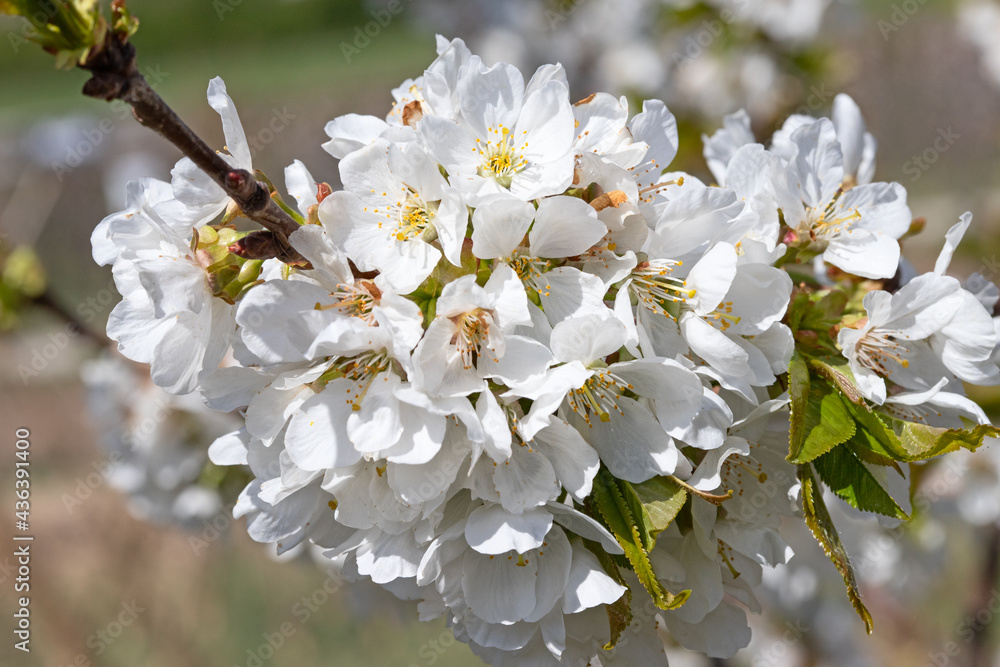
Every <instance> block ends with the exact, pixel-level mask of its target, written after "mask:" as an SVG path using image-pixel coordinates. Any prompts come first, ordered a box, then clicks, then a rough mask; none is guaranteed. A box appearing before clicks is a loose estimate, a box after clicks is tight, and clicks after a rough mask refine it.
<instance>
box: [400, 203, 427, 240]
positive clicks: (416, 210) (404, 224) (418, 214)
mask: <svg viewBox="0 0 1000 667" xmlns="http://www.w3.org/2000/svg"><path fill="white" fill-rule="evenodd" d="M430 221H431V212H430V211H429V210H428V206H427V204H424V203H423V202H422V201H421V200H420V199H419V198H418V197H414V196H412V195H411V196H409V197H407V199H406V203H404V204H403V205H402V206H400V207H399V224H398V225H397V226H396V229H394V230H393V232H392V233H393V236H395V237H396V240H397V241H409V240H410V239H412V238H413V237H415V236H419V235H421V234H423V233H424V230H425V229H426V228H427V225H428V224H430Z"/></svg>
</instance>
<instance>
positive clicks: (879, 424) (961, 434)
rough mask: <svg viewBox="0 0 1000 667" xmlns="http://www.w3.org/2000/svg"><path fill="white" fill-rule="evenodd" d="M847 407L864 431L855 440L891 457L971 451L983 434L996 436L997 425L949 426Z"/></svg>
mask: <svg viewBox="0 0 1000 667" xmlns="http://www.w3.org/2000/svg"><path fill="white" fill-rule="evenodd" d="M849 407H850V410H851V414H852V415H853V417H854V418H855V419H856V420H857V423H858V425H859V426H861V427H862V429H863V430H864V431H865V433H864V436H865V439H864V440H863V441H860V440H859V441H857V444H859V445H860V444H862V443H863V444H864V445H865V446H867V447H868V449H870V450H871V451H872V452H874V453H876V454H878V455H881V456H885V457H888V458H891V459H893V460H895V461H901V462H907V463H909V462H912V461H923V460H926V459H929V458H933V457H935V456H939V455H941V454H947V453H948V452H954V451H958V450H959V449H963V448H964V449H968V450H970V451H975V450H976V449H978V448H979V447H980V446H982V444H983V438H988V437H992V438H995V437H1000V429H997V428H996V427H995V426H990V425H987V424H977V425H976V426H975V427H973V428H971V429H958V428H954V429H949V428H942V427H938V426H929V425H927V424H919V423H916V422H909V421H905V420H902V419H898V418H896V417H893V416H892V415H887V414H884V413H876V412H872V411H871V410H870V409H869V408H868V407H867V406H859V405H850V406H849Z"/></svg>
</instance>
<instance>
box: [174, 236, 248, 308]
mask: <svg viewBox="0 0 1000 667" xmlns="http://www.w3.org/2000/svg"><path fill="white" fill-rule="evenodd" d="M247 234H249V232H238V231H236V229H234V228H233V227H229V226H221V225H216V226H213V225H205V226H204V227H202V228H200V229H196V230H195V232H194V236H193V237H192V239H191V250H192V251H194V254H195V258H196V259H197V260H198V263H199V264H201V266H202V267H204V269H205V272H206V273H207V274H208V284H209V287H211V289H212V294H214V295H215V296H217V297H219V298H220V299H222V300H223V301H225V302H226V303H230V304H234V303H236V302H237V301H239V299H240V298H241V297H242V296H243V295H244V294H245V293H246V291H247V290H248V289H250V288H251V287H253V286H254V285H256V284H257V283H258V280H257V279H258V278H259V277H260V270H261V267H262V265H263V264H264V261H263V260H260V259H246V258H243V257H240V256H239V255H236V254H234V253H233V252H232V251H231V250H230V246H232V245H233V244H234V243H236V242H237V241H239V240H240V239H241V238H243V237H245V236H246V235H247Z"/></svg>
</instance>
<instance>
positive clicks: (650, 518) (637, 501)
mask: <svg viewBox="0 0 1000 667" xmlns="http://www.w3.org/2000/svg"><path fill="white" fill-rule="evenodd" d="M619 485H620V486H621V487H622V491H623V492H624V495H625V500H626V501H627V502H628V504H629V509H630V510H632V514H633V516H635V517H637V518H638V519H639V528H640V531H639V532H640V534H641V535H642V537H643V544H644V545H645V547H646V550H647V551H651V550H652V549H653V547H654V546H655V544H656V536H657V535H659V534H660V532H661V531H663V530H665V529H666V527H667V526H669V525H670V522H672V521H673V520H674V517H676V516H677V513H678V512H680V511H681V508H682V507H684V503H685V502H686V501H687V492H686V491H685V490H684V488H683V487H681V485H680V484H678V483H677V482H675V481H673V480H672V479H670V478H669V477H654V478H652V479H650V480H647V481H645V482H642V483H641V484H631V483H629V482H623V481H619Z"/></svg>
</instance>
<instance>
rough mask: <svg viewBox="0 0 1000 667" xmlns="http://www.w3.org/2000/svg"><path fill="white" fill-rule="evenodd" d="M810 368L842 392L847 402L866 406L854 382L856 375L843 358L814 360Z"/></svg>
mask: <svg viewBox="0 0 1000 667" xmlns="http://www.w3.org/2000/svg"><path fill="white" fill-rule="evenodd" d="M809 366H810V368H812V369H813V370H815V371H816V372H817V373H818V374H819V375H821V376H823V378H824V379H826V380H827V381H828V382H829V383H830V384H832V385H833V386H834V387H836V388H837V389H839V390H840V393H842V394H843V395H844V396H845V397H846V398H847V400H849V401H850V402H851V403H857V404H858V405H864V404H865V398H864V396H862V395H861V392H860V391H858V387H857V385H856V384H855V382H854V373H853V372H851V367H850V365H849V364H848V363H847V360H846V359H844V358H843V357H840V358H839V359H838V358H836V357H828V358H824V359H819V358H812V359H810V360H809Z"/></svg>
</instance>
